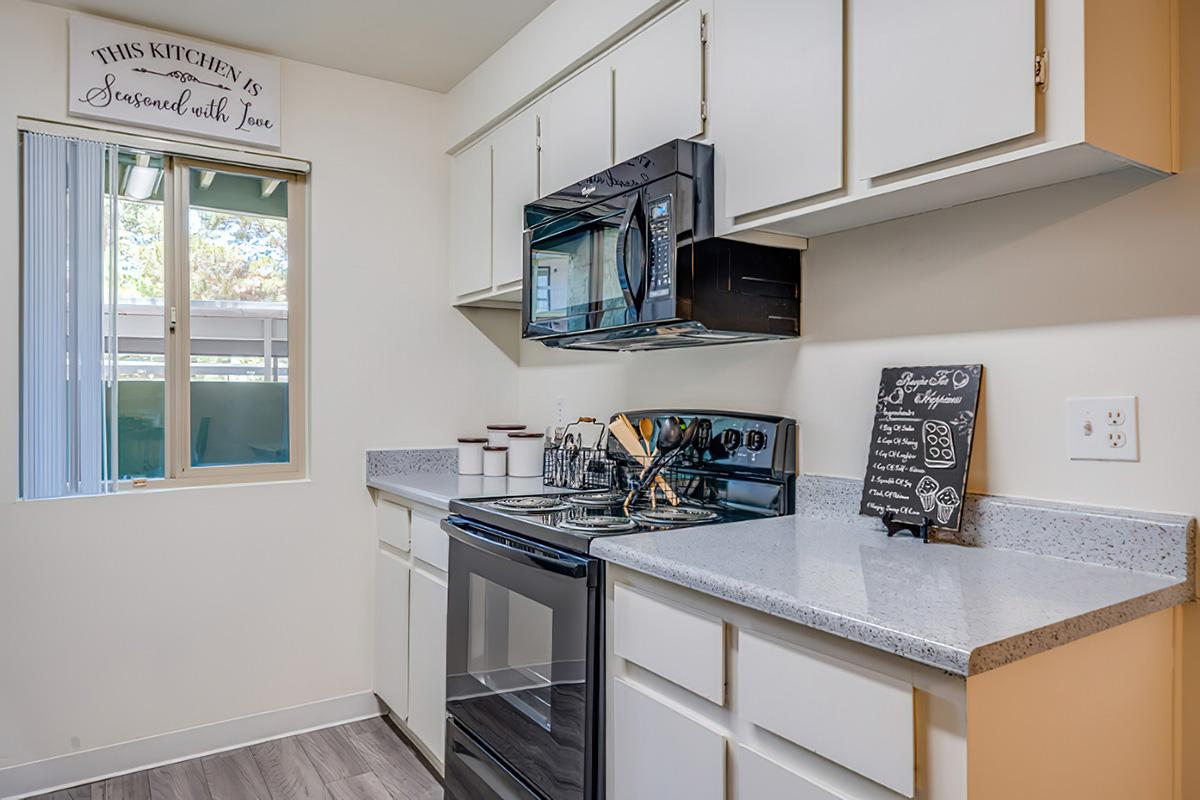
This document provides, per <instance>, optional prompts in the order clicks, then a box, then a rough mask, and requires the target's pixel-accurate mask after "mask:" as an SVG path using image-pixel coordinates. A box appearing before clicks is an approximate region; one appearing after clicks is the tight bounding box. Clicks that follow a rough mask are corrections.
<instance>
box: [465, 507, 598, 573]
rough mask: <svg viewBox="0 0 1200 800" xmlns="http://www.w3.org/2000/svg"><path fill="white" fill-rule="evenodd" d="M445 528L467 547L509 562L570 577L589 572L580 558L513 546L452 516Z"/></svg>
mask: <svg viewBox="0 0 1200 800" xmlns="http://www.w3.org/2000/svg"><path fill="white" fill-rule="evenodd" d="M442 529H443V530H444V531H446V533H447V534H449V535H450V536H451V537H452V538H454V539H455V540H457V541H459V542H462V543H463V544H465V545H467V546H468V547H474V548H475V549H477V550H483V551H484V552H486V553H490V554H492V555H494V556H500V557H501V558H506V559H508V560H509V561H516V562H519V563H522V564H530V565H533V566H537V567H540V568H541V569H544V570H547V571H549V572H554V573H557V574H559V575H565V576H566V577H568V578H586V577H587V574H588V565H587V562H586V561H584V560H583V559H581V558H574V557H572V556H568V555H565V554H558V553H555V552H553V551H549V550H543V549H542V548H535V547H534V546H533V545H525V546H522V547H514V546H513V545H511V544H508V543H506V542H505V541H503V540H502V539H500V538H497V537H495V536H492V535H489V534H488V533H487V532H486V531H484V530H480V529H478V528H475V527H467V526H464V525H459V524H456V523H455V521H454V518H453V517H447V518H446V519H444V520H442ZM526 548H529V549H526Z"/></svg>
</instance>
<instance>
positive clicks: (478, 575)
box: [442, 516, 603, 800]
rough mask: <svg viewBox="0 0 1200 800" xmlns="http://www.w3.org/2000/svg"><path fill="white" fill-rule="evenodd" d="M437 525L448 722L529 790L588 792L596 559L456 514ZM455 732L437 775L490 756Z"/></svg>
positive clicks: (569, 795)
mask: <svg viewBox="0 0 1200 800" xmlns="http://www.w3.org/2000/svg"><path fill="white" fill-rule="evenodd" d="M442 526H443V528H444V529H445V530H446V532H447V533H448V534H449V536H450V568H449V601H448V623H447V635H446V675H447V677H446V711H447V714H448V715H449V717H450V722H451V726H450V727H449V728H448V730H449V729H453V728H454V726H458V727H459V728H461V729H462V730H464V731H466V732H467V733H468V734H469V735H470V738H471V740H472V741H473V742H475V743H477V748H476V749H478V750H479V751H481V752H483V753H486V754H487V755H488V756H489V757H490V758H491V759H492V760H494V761H495V762H497V763H498V764H501V765H503V769H501V770H500V772H503V773H506V774H512V775H517V776H519V777H520V779H521V780H522V781H524V783H525V784H527V785H528V786H529V787H530V788H531V790H532V791H533V793H534V794H535V795H536V796H538V797H545V798H549V800H591V799H592V798H595V797H596V796H597V794H596V792H597V786H598V774H599V766H598V764H599V748H600V743H601V741H602V737H601V736H600V734H599V730H600V729H599V725H600V721H599V720H600V714H599V711H598V709H599V705H600V691H601V688H600V687H601V684H602V680H603V675H602V673H601V671H600V670H601V660H602V657H601V653H602V651H601V649H600V636H601V635H602V631H603V628H602V627H601V625H602V623H601V619H600V617H601V614H602V610H601V609H602V606H601V605H600V603H599V593H598V585H599V582H600V562H599V561H598V560H596V559H591V558H586V557H583V556H577V555H573V554H570V553H566V552H563V551H560V550H556V549H554V548H552V547H547V546H545V545H541V544H537V543H534V542H531V541H528V540H525V539H522V538H521V537H518V536H514V535H512V534H509V533H506V532H504V531H500V530H497V529H495V528H491V527H489V526H485V525H481V524H479V523H476V522H473V521H471V520H467V519H465V518H463V517H457V516H452V517H450V518H448V519H446V520H444V521H443V522H442ZM458 744H461V742H459V743H456V742H454V741H448V742H447V745H448V746H447V750H446V753H447V758H446V772H447V784H448V785H455V784H456V782H458V783H461V784H467V783H469V782H470V781H471V780H474V779H472V778H470V777H469V776H468V775H467V774H466V772H464V770H468V771H470V772H473V773H478V771H479V769H480V768H481V765H486V764H488V763H489V761H488V759H485V758H471V759H467V758H465V757H463V758H459V757H457V756H455V755H454V754H455V752H456V751H455V749H454V747H455V746H458ZM460 749H461V748H460ZM460 773H461V774H460ZM495 777H496V779H497V781H501V779H502V778H503V775H501V774H499V773H498V774H497V775H496V776H495ZM476 778H478V775H476Z"/></svg>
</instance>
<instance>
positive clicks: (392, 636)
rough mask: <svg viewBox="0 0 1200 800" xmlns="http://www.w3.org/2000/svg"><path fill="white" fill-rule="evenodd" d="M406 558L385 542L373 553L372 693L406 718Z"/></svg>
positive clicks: (407, 575) (409, 570) (394, 712)
mask: <svg viewBox="0 0 1200 800" xmlns="http://www.w3.org/2000/svg"><path fill="white" fill-rule="evenodd" d="M410 572H411V569H410V567H409V565H408V559H407V558H405V557H404V555H402V554H400V553H397V552H395V551H394V550H392V549H391V548H390V547H388V546H387V545H385V544H382V543H381V544H380V545H379V549H378V550H377V551H376V553H375V694H377V695H379V697H380V699H381V700H383V702H385V703H387V706H388V708H389V709H390V710H391V712H392V714H393V715H394V716H396V717H398V718H399V719H402V720H403V719H407V718H408V582H409V580H408V579H409V573H410Z"/></svg>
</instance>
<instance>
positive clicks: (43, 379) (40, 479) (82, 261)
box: [21, 132, 306, 498]
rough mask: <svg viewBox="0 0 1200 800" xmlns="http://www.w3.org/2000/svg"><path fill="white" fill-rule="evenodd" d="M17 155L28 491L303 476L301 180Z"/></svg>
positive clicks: (204, 165)
mask: <svg viewBox="0 0 1200 800" xmlns="http://www.w3.org/2000/svg"><path fill="white" fill-rule="evenodd" d="M21 146H22V151H23V152H22V166H23V178H22V211H23V237H22V267H23V274H22V323H21V324H22V394H21V400H22V404H21V412H22V453H21V464H22V472H21V477H22V496H23V497H26V498H37V497H58V496H64V495H72V494H95V493H99V492H106V491H116V490H120V489H126V488H135V487H142V486H154V485H158V486H169V485H186V484H195V483H220V482H232V481H245V480H276V479H289V478H296V477H300V476H302V475H303V474H304V470H305V458H304V455H305V453H304V433H305V430H306V424H305V416H304V399H305V391H304V387H305V379H304V367H305V352H304V346H305V336H304V331H305V327H304V322H305V314H304V312H305V288H306V287H305V276H306V269H305V263H306V261H305V242H306V234H305V227H304V224H305V220H306V211H305V176H304V175H303V174H298V173H292V172H285V171H278V170H276V169H266V168H262V167H258V166H243V165H231V164H229V163H225V162H224V161H211V160H204V159H200V158H194V157H191V156H190V155H189V156H182V155H173V154H171V153H170V152H165V151H154V150H150V149H146V148H140V147H133V146H129V145H122V144H116V143H109V142H94V141H87V140H83V139H73V138H67V137H59V136H53V135H46V134H42V133H31V132H27V133H24V134H23V136H22V144H21Z"/></svg>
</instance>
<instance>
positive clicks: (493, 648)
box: [467, 575, 554, 731]
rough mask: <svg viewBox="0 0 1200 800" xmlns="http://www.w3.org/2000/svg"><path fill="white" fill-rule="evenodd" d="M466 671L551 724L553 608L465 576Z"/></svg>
mask: <svg viewBox="0 0 1200 800" xmlns="http://www.w3.org/2000/svg"><path fill="white" fill-rule="evenodd" d="M470 604H471V610H470V615H469V620H468V623H467V627H468V633H467V636H468V642H469V644H468V650H467V672H468V673H469V674H470V675H471V676H472V677H473V678H475V680H477V681H479V683H480V684H481V685H482V686H485V687H487V688H488V689H489V690H491V691H493V692H496V693H497V695H498V696H500V697H502V698H504V700H505V701H506V702H508V703H509V704H511V705H512V707H513V708H515V709H516V710H517V711H519V712H520V713H521V714H524V715H525V716H526V717H527V718H528V719H529V720H530V721H532V722H533V723H534V724H536V725H537V726H538V727H540V728H542V729H543V730H545V731H549V730H550V729H551V725H552V724H553V715H552V714H551V713H550V708H551V689H550V687H551V685H552V682H551V673H552V670H553V662H554V654H553V652H552V647H551V643H552V642H553V641H554V611H553V610H552V609H550V608H549V607H548V606H545V605H542V604H541V603H539V602H538V601H536V600H531V599H529V598H528V597H525V596H524V595H522V594H518V593H517V592H514V591H512V590H511V589H508V588H506V587H504V586H500V585H499V584H496V583H493V582H492V581H490V580H488V579H487V578H484V577H483V576H481V575H472V576H471V588H470Z"/></svg>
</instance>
